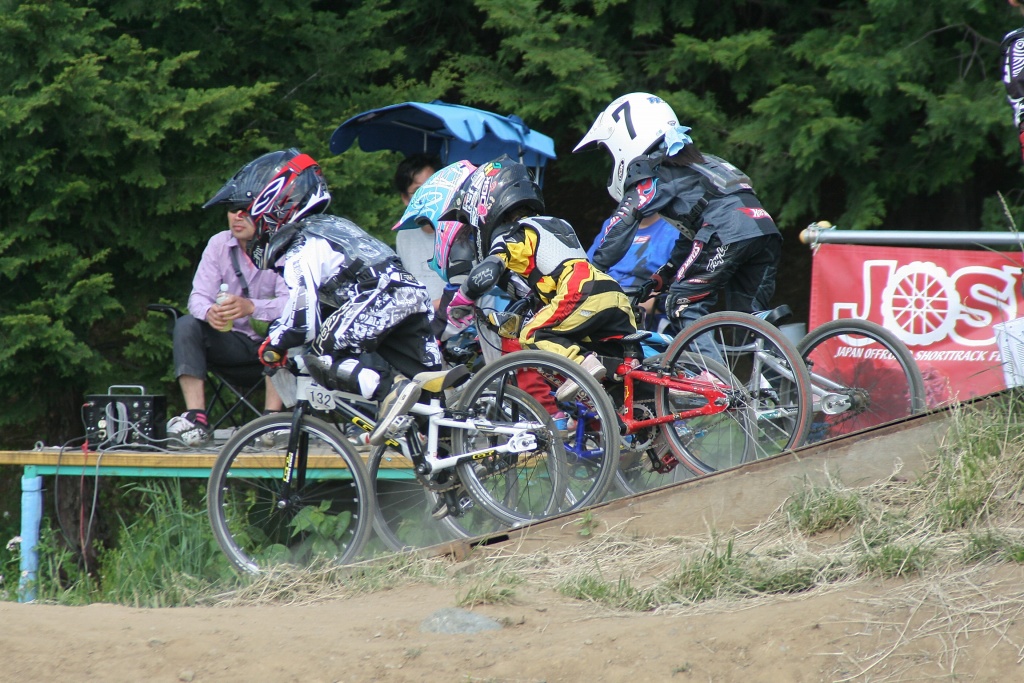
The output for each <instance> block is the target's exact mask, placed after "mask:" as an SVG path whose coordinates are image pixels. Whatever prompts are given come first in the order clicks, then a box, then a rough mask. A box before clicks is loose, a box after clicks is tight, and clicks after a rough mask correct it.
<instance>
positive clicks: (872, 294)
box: [809, 244, 1024, 407]
mask: <svg viewBox="0 0 1024 683" xmlns="http://www.w3.org/2000/svg"><path fill="white" fill-rule="evenodd" d="M1021 260H1022V255H1021V254H1019V253H995V252H988V251H959V250H947V249H921V248H893V247H868V246H860V245H843V244H822V245H819V246H817V247H816V251H815V254H814V262H813V263H814V265H813V270H812V277H811V311H810V321H809V325H810V327H811V328H812V329H813V328H814V327H816V326H818V325H821V324H823V323H826V322H828V321H830V320H837V319H839V318H866V319H867V320H871V321H872V322H876V323H879V324H880V325H882V326H884V327H885V328H887V329H889V330H891V331H892V332H893V333H894V334H895V335H896V336H897V337H899V338H900V339H901V340H902V341H903V342H904V343H905V344H906V345H907V346H908V347H909V348H910V350H911V352H912V353H913V354H914V358H915V360H916V361H917V364H918V366H919V367H920V368H921V373H922V374H923V375H924V379H925V386H926V387H927V390H928V405H929V407H935V406H937V405H939V404H941V403H944V402H947V401H949V400H953V399H961V400H963V399H966V398H969V397H971V396H979V395H982V394H988V393H991V392H993V391H999V390H1000V389H1004V388H1006V380H1005V377H1004V372H1003V364H1002V360H1001V356H1000V353H999V348H998V345H997V343H996V331H995V330H994V329H993V325H995V324H997V323H1004V322H1007V321H1010V320H1014V319H1016V318H1018V317H1022V316H1024V298H1022V294H1021ZM1022 323H1024V321H1022ZM1020 333H1021V334H1024V324H1022V325H1021V327H1020ZM852 355H853V354H852V353H851V356H852ZM848 360H849V362H850V363H854V362H856V361H855V360H854V359H853V358H849V359H848Z"/></svg>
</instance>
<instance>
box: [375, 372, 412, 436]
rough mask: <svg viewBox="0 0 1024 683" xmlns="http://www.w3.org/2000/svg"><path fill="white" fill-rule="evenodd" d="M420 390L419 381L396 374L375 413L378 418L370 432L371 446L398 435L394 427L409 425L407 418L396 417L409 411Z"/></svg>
mask: <svg viewBox="0 0 1024 683" xmlns="http://www.w3.org/2000/svg"><path fill="white" fill-rule="evenodd" d="M422 391H423V389H422V387H420V385H419V382H417V381H416V380H411V379H406V378H405V377H403V376H402V375H398V376H397V377H396V378H395V383H394V384H393V385H392V387H391V391H390V392H389V393H388V395H387V396H385V397H384V400H383V401H381V402H380V410H379V411H378V413H377V414H378V415H379V416H380V419H379V420H378V421H377V426H376V427H374V429H373V431H372V432H371V433H370V445H371V446H380V445H381V444H382V443H384V442H385V441H386V440H388V439H393V438H395V437H396V436H398V434H396V433H395V428H396V427H399V426H405V427H406V428H408V427H409V426H411V425H410V424H409V421H408V420H399V419H398V418H400V417H402V416H404V415H405V414H406V413H408V412H409V409H410V408H412V407H413V405H414V404H415V403H416V401H417V400H418V399H419V397H420V393H421V392H422Z"/></svg>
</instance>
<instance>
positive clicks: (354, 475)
mask: <svg viewBox="0 0 1024 683" xmlns="http://www.w3.org/2000/svg"><path fill="white" fill-rule="evenodd" d="M292 422H293V416H292V415H289V414H287V413H278V414H276V415H267V416H265V417H261V418H258V419H256V420H253V421H252V422H250V423H248V424H246V425H245V426H243V427H242V428H241V429H239V430H238V431H237V432H235V434H234V436H232V437H231V439H230V440H229V441H228V442H227V443H226V444H225V445H224V448H223V449H222V450H221V452H220V455H218V456H217V461H216V463H215V464H214V466H213V469H212V470H211V472H210V482H209V487H208V489H209V490H208V495H207V510H208V513H209V516H210V523H211V525H212V526H213V534H214V537H215V538H216V539H217V543H218V544H219V545H220V547H221V549H222V550H223V551H224V553H225V554H226V555H227V556H228V559H229V560H230V561H231V563H232V564H233V565H234V566H235V567H236V568H237V569H238V570H239V571H241V572H244V573H250V574H259V573H260V572H262V571H263V570H265V569H266V568H267V567H269V566H272V565H276V564H292V565H297V566H308V565H309V564H311V563H313V562H316V561H322V560H324V559H329V560H330V561H332V562H336V563H338V564H345V563H348V562H351V561H352V560H354V559H355V558H356V557H357V556H358V554H359V552H360V551H361V550H362V548H363V545H364V543H365V542H366V539H367V537H368V535H369V533H370V529H371V527H372V524H373V520H372V513H371V504H372V503H371V498H370V494H371V492H372V488H371V486H370V479H369V476H368V474H367V471H366V465H365V464H364V463H363V461H362V459H361V458H360V457H359V456H358V455H357V454H356V452H355V451H354V450H353V448H352V446H351V445H349V443H348V441H347V440H346V439H345V438H344V437H343V436H342V435H341V433H340V432H339V431H338V430H337V429H336V428H335V427H333V426H331V425H330V424H328V423H327V422H324V421H323V420H321V419H319V418H315V417H310V416H308V415H307V416H303V417H302V419H301V421H300V423H299V431H300V433H299V434H298V435H297V439H296V441H297V444H298V467H297V468H296V469H295V471H294V473H293V476H292V477H291V481H290V482H288V483H287V484H286V483H285V479H286V472H287V461H288V458H287V450H288V443H289V440H290V436H291V433H292Z"/></svg>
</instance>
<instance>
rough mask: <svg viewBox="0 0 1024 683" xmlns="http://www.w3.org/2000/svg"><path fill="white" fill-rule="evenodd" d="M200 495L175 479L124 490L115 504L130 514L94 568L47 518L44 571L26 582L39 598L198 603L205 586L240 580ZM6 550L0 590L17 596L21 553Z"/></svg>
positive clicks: (42, 536)
mask: <svg viewBox="0 0 1024 683" xmlns="http://www.w3.org/2000/svg"><path fill="white" fill-rule="evenodd" d="M190 488H191V487H190ZM195 498H196V492H189V491H186V490H185V489H184V487H183V484H182V482H181V481H179V480H177V479H171V480H154V481H150V482H146V483H143V484H141V485H135V486H129V487H126V488H125V489H123V490H121V491H120V492H119V493H118V494H117V495H116V496H115V497H114V500H113V501H111V503H112V504H114V505H116V506H117V507H119V508H120V509H122V510H124V511H125V514H123V515H119V520H120V525H119V530H118V532H117V535H116V538H115V539H114V540H113V542H112V543H111V545H110V547H104V546H103V545H102V544H100V543H97V549H98V556H99V563H98V566H97V567H95V568H94V570H93V571H91V572H90V571H86V569H85V568H84V567H83V565H82V562H81V559H80V555H79V553H77V552H76V551H74V550H73V549H71V548H69V547H68V545H67V544H66V543H64V542H62V539H61V538H60V534H59V532H58V531H56V530H54V529H53V528H52V525H51V523H50V520H49V518H45V517H44V519H43V523H42V528H41V531H40V540H39V544H38V546H37V554H38V557H39V569H38V572H37V575H36V580H35V581H34V583H33V584H32V585H31V586H29V587H30V588H33V589H34V590H35V593H36V598H37V599H38V600H39V601H41V602H55V603H60V604H65V605H81V604H89V603H93V602H114V603H118V604H123V605H131V606H135V607H166V606H181V605H189V604H194V602H195V597H196V596H197V595H199V594H200V593H201V592H202V591H203V590H207V591H209V590H213V589H214V588H215V587H218V586H220V587H223V586H225V585H228V584H234V583H236V582H237V576H236V575H235V573H234V570H233V568H232V567H231V565H230V564H229V562H228V560H227V557H225V555H224V554H223V553H222V552H221V550H220V548H219V547H218V545H217V542H216V541H215V540H214V538H213V532H212V530H211V529H210V523H209V520H208V519H207V517H206V507H205V505H203V502H202V491H198V498H199V499H198V500H195ZM17 550H20V549H17ZM7 553H8V554H6V555H0V567H2V576H3V582H2V585H0V595H2V596H3V597H4V598H5V599H7V600H14V599H16V598H17V591H18V576H19V572H18V564H19V562H20V553H18V552H10V551H7Z"/></svg>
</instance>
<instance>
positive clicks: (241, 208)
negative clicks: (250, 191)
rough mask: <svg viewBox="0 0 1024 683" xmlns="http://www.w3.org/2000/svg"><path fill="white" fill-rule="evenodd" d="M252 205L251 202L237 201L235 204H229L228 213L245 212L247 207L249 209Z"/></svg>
mask: <svg viewBox="0 0 1024 683" xmlns="http://www.w3.org/2000/svg"><path fill="white" fill-rule="evenodd" d="M250 205H251V202H235V203H233V204H228V213H239V212H242V213H245V212H246V209H248V208H249V206H250Z"/></svg>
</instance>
